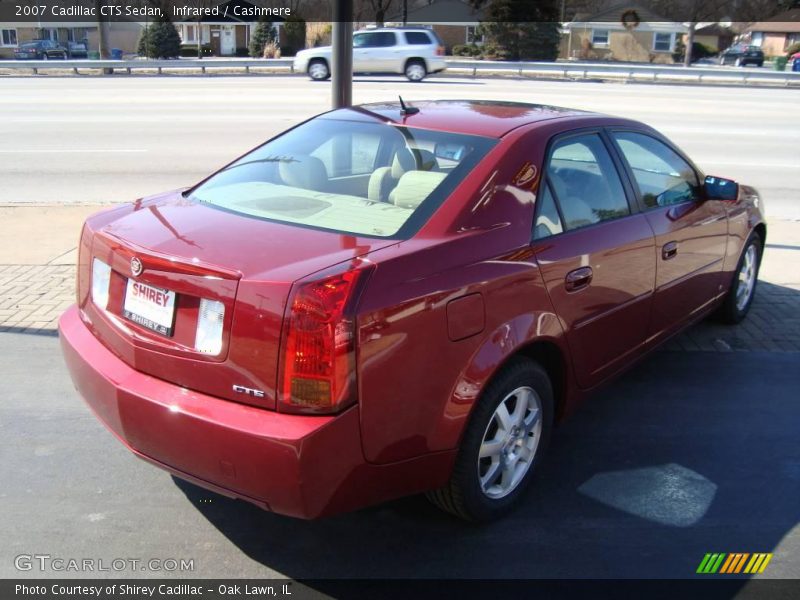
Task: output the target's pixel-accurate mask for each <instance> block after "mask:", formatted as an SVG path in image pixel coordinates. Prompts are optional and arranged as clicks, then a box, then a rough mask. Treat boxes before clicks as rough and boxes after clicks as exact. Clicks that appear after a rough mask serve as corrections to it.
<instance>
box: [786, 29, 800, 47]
mask: <svg viewBox="0 0 800 600" xmlns="http://www.w3.org/2000/svg"><path fill="white" fill-rule="evenodd" d="M797 42H800V33H787V34H786V40H785V42H784V44H783V49H784V50H788V49H789V47H790V46H794V45H795V44H796V43H797Z"/></svg>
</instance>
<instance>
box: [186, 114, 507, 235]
mask: <svg viewBox="0 0 800 600" xmlns="http://www.w3.org/2000/svg"><path fill="white" fill-rule="evenodd" d="M494 143H495V140H492V139H489V138H484V137H478V136H468V135H460V134H454V133H445V132H441V131H429V130H423V129H412V128H406V127H399V126H396V125H393V124H388V123H384V122H380V123H378V122H355V121H339V120H334V119H326V118H317V119H313V120H311V121H308V122H307V123H304V124H302V125H300V126H299V127H296V128H294V129H292V130H290V131H288V132H286V133H285V134H284V135H282V136H280V137H278V138H275V139H274V140H272V141H270V142H268V143H266V144H265V145H263V146H261V147H260V148H257V149H256V150H254V151H253V152H251V153H249V154H247V155H245V156H244V157H242V158H240V159H239V160H237V161H236V162H235V163H233V164H231V165H229V166H227V167H225V168H224V169H222V170H221V171H219V172H218V173H216V174H215V175H213V176H212V177H211V178H210V179H208V180H207V181H206V182H205V183H203V184H201V185H200V186H199V187H197V188H196V189H195V190H193V191H192V193H191V194H190V198H193V199H195V200H198V201H200V202H205V203H208V204H211V205H213V206H216V207H219V208H223V209H227V210H231V211H234V212H237V213H240V214H243V215H248V216H251V217H259V218H263V219H269V220H273V221H279V222H282V223H291V224H296V225H300V226H305V227H311V228H315V229H324V230H331V231H335V232H337V233H347V234H352V235H363V236H369V237H387V238H402V239H406V238H408V237H410V236H411V235H413V234H414V233H415V232H416V231H417V230H418V229H419V228H420V227H421V226H422V225H423V224H424V223H425V221H427V219H428V217H429V216H430V215H431V214H432V213H433V211H434V210H435V209H436V208H437V207H438V206H439V205H440V204H441V202H442V201H443V200H444V199H445V198H446V197H447V196H448V195H449V194H450V193H451V192H452V190H453V189H455V187H456V185H457V184H458V183H459V182H460V181H461V180H462V179H463V177H464V175H466V174H467V173H468V172H469V170H470V169H472V168H473V167H474V166H475V165H476V164H477V163H478V161H479V160H480V159H481V158H483V156H485V154H486V152H487V151H488V150H489V149H490V148H491V147H492V146H493V145H494Z"/></svg>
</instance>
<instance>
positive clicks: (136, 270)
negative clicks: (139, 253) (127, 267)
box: [131, 256, 144, 277]
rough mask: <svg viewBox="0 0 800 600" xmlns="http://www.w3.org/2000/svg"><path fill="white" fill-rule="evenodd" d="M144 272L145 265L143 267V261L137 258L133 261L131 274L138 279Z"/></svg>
mask: <svg viewBox="0 0 800 600" xmlns="http://www.w3.org/2000/svg"><path fill="white" fill-rule="evenodd" d="M142 271H144V265H142V261H140V260H139V259H138V258H136V257H135V256H134V257H133V258H132V259H131V273H133V276H134V277H138V276H139V275H141V274H142Z"/></svg>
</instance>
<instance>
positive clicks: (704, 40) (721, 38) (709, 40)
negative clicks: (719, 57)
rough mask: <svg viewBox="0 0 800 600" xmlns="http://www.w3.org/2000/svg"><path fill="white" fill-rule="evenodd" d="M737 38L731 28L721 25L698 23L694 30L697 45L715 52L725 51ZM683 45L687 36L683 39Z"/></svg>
mask: <svg viewBox="0 0 800 600" xmlns="http://www.w3.org/2000/svg"><path fill="white" fill-rule="evenodd" d="M735 37H736V34H735V33H734V32H733V31H732V30H731V29H730V28H728V27H723V26H722V25H720V24H719V23H698V24H697V26H696V27H695V30H694V41H695V43H696V44H702V45H703V46H705V47H706V48H708V49H709V50H714V51H715V52H717V51H720V50H725V49H726V48H727V47H728V46H730V45H731V44H732V43H733V39H734V38H735ZM683 43H684V44H685V43H686V36H684V37H683Z"/></svg>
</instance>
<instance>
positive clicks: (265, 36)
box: [249, 17, 278, 58]
mask: <svg viewBox="0 0 800 600" xmlns="http://www.w3.org/2000/svg"><path fill="white" fill-rule="evenodd" d="M277 37H278V36H277V33H276V32H275V29H273V27H272V21H271V20H269V18H268V17H261V18H260V19H259V20H258V25H256V30H255V31H254V32H253V37H252V38H250V48H249V52H250V56H252V57H253V58H261V57H262V56H263V55H264V46H266V45H267V44H269V43H270V42H277V41H278V40H277Z"/></svg>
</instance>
